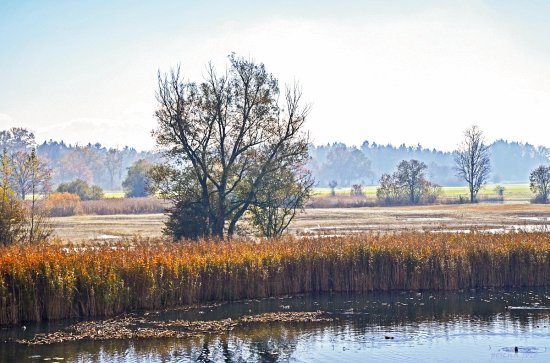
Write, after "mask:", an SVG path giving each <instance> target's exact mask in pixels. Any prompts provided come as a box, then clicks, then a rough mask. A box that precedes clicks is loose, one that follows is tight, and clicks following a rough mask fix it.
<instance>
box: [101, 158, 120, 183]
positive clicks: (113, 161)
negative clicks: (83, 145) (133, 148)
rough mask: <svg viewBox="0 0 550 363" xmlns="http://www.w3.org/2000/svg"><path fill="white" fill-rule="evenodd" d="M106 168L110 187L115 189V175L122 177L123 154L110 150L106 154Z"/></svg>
mask: <svg viewBox="0 0 550 363" xmlns="http://www.w3.org/2000/svg"><path fill="white" fill-rule="evenodd" d="M104 161H105V167H106V168H107V172H108V173H109V182H110V183H109V185H110V187H111V188H114V184H115V175H120V171H121V169H122V153H121V152H120V150H118V149H112V148H111V149H109V151H107V153H106V154H105V160H104Z"/></svg>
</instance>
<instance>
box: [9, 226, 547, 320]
mask: <svg viewBox="0 0 550 363" xmlns="http://www.w3.org/2000/svg"><path fill="white" fill-rule="evenodd" d="M546 285H550V234H544V233H510V234H486V233H471V234H443V233H420V232H418V233H412V232H407V233H399V234H381V235H377V234H366V235H357V236H346V237H334V238H311V239H293V238H284V239H281V240H277V241H265V242H262V243H256V242H251V241H243V240H240V241H233V242H221V243H220V242H209V241H202V242H198V243H197V242H184V243H177V244H176V243H166V242H162V241H154V240H153V241H151V240H150V241H143V242H135V241H134V242H132V243H130V242H129V243H128V244H127V245H125V246H123V245H120V244H119V245H117V246H116V247H111V246H103V247H86V248H76V247H75V248H73V247H62V246H55V245H48V246H15V247H5V248H0V324H20V323H22V322H28V321H42V320H48V319H49V320H51V319H63V318H74V317H85V318H90V317H99V316H113V315H115V314H119V313H123V312H128V311H132V310H141V309H146V310H149V309H164V308H170V307H175V306H182V305H187V304H194V303H206V302H212V301H232V300H239V299H250V298H263V297H269V296H277V295H286V294H300V293H309V292H329V291H335V292H367V291H373V290H392V289H405V290H417V289H418V290H455V289H464V288H484V287H523V286H531V287H533V286H546Z"/></svg>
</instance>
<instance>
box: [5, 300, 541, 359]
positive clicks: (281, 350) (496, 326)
mask: <svg viewBox="0 0 550 363" xmlns="http://www.w3.org/2000/svg"><path fill="white" fill-rule="evenodd" d="M509 306H513V307H527V308H529V309H509V308H508V307H509ZM547 306H550V291H549V290H545V289H542V290H540V289H539V290H521V291H507V290H481V291H471V290H467V291H462V292H456V293H430V292H422V293H417V292H394V293H372V294H362V295H359V294H351V295H347V294H326V295H320V296H312V295H305V296H297V297H292V298H281V299H279V298H277V299H266V300H261V301H248V302H238V303H232V304H223V305H219V306H211V307H207V308H196V309H190V310H186V311H171V312H165V313H155V314H150V315H148V316H149V317H151V318H152V319H154V320H163V319H190V320H218V319H225V318H228V317H231V318H238V317H240V316H243V315H255V314H260V313H263V312H272V311H317V310H321V311H325V312H328V313H330V314H331V316H333V317H334V318H335V319H337V320H335V321H334V322H331V323H285V324H281V323H271V324H262V325H258V324H257V325H251V326H246V327H245V328H238V329H235V330H233V331H231V332H227V333H223V334H211V335H204V336H199V337H194V338H189V339H179V340H176V339H150V340H134V341H115V340H112V341H102V342H97V341H96V342H90V341H88V342H72V343H62V344H53V345H47V346H35V347H27V346H24V345H19V344H16V343H13V342H5V340H6V339H10V338H11V339H13V338H31V337H32V336H33V335H34V334H35V333H37V332H48V331H56V330H59V329H61V328H63V327H65V326H67V325H69V324H70V323H71V322H56V323H51V324H42V325H34V326H28V327H27V329H26V330H23V329H21V328H17V329H3V330H1V331H0V339H1V341H2V342H4V343H2V344H0V361H2V362H43V361H48V360H49V361H51V362H55V361H63V362H144V361H145V362H170V361H175V362H190V361H197V362H256V361H258V362H286V361H290V362H364V361H373V362H416V361H430V362H490V361H491V362H492V361H494V362H506V361H524V360H527V361H530V362H548V361H550V311H548V310H544V309H541V308H543V307H547ZM515 347H518V352H515V349H514V348H515ZM56 358H57V359H58V360H55V359H56ZM61 358H63V360H60V359H61ZM45 359H46V360H45Z"/></svg>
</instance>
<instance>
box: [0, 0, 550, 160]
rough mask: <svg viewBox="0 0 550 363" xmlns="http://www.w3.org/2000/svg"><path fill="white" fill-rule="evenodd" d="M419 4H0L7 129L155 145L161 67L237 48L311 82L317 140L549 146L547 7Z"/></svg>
mask: <svg viewBox="0 0 550 363" xmlns="http://www.w3.org/2000/svg"><path fill="white" fill-rule="evenodd" d="M199 3H200V4H199ZM412 3H413V1H388V0H379V1H342V0H341V1H301V2H299V1H277V2H275V1H226V2H219V3H215V2H213V1H202V2H199V1H143V2H138V1H113V0H106V1H69V0H67V1H47V0H42V1H39V0H36V1H22V0H13V1H8V0H0V129H5V128H8V127H11V126H25V127H28V128H30V129H32V130H34V131H35V132H36V135H37V138H38V139H39V140H44V139H50V138H52V139H56V140H59V139H64V140H66V141H68V142H73V143H74V142H79V143H88V142H96V141H99V142H101V143H103V144H106V145H108V146H123V145H131V146H134V147H136V148H138V149H148V148H152V147H153V146H154V142H153V140H152V138H151V136H150V131H151V130H152V129H153V128H154V127H155V120H154V117H153V112H154V109H155V98H154V92H155V87H156V73H157V70H158V69H161V70H167V69H168V68H169V67H170V66H172V65H175V64H177V63H180V64H181V66H182V69H183V71H184V73H185V74H186V77H187V78H189V79H192V80H200V79H201V78H202V76H203V74H204V73H205V72H204V71H205V64H206V63H207V62H208V61H210V60H211V61H213V63H214V64H216V65H218V66H219V67H220V68H221V69H223V68H224V67H225V64H226V59H227V58H226V57H227V55H228V54H229V53H231V52H233V51H234V52H236V53H237V54H239V55H244V56H247V57H248V56H249V57H252V58H254V59H255V60H257V61H261V62H264V63H265V64H266V66H267V68H268V70H269V71H271V72H272V73H273V74H274V75H275V76H276V77H277V78H279V80H280V81H281V83H283V84H284V83H289V82H293V81H294V80H297V81H299V83H300V84H301V85H302V88H303V92H304V98H305V99H306V100H307V101H308V102H309V103H311V105H312V112H311V113H310V117H309V120H308V124H307V126H308V128H309V130H310V131H311V135H312V137H313V139H314V142H315V143H316V144H320V143H326V142H332V141H343V142H346V143H351V144H360V143H361V142H362V141H363V140H365V139H368V140H370V141H376V142H378V143H388V142H391V143H394V144H401V143H406V144H408V145H416V144H417V143H421V144H422V145H424V146H427V147H436V148H440V149H444V150H451V149H453V148H454V147H455V146H456V144H457V143H458V142H459V140H460V138H461V132H462V130H463V129H464V128H466V127H467V126H469V125H471V124H473V123H476V124H478V125H480V126H481V127H482V129H483V130H484V131H485V133H486V135H487V138H488V139H489V141H492V140H494V139H496V138H504V139H508V140H517V141H528V142H530V143H533V144H537V145H538V144H542V145H546V146H550V36H549V35H550V1H543V0H539V1H529V0H524V1H505V0H494V1H464V0H462V1H441V0H439V1H435V0H434V1H414V5H413V4H412Z"/></svg>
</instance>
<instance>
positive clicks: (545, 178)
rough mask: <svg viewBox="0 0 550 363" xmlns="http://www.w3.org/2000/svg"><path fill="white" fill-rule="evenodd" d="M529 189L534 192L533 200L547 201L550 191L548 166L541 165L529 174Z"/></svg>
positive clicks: (538, 201)
mask: <svg viewBox="0 0 550 363" xmlns="http://www.w3.org/2000/svg"><path fill="white" fill-rule="evenodd" d="M529 181H530V187H531V191H532V192H533V193H535V202H537V203H548V193H550V167H548V166H544V165H541V166H539V167H538V168H536V169H535V170H533V171H532V172H531V174H530V175H529Z"/></svg>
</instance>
